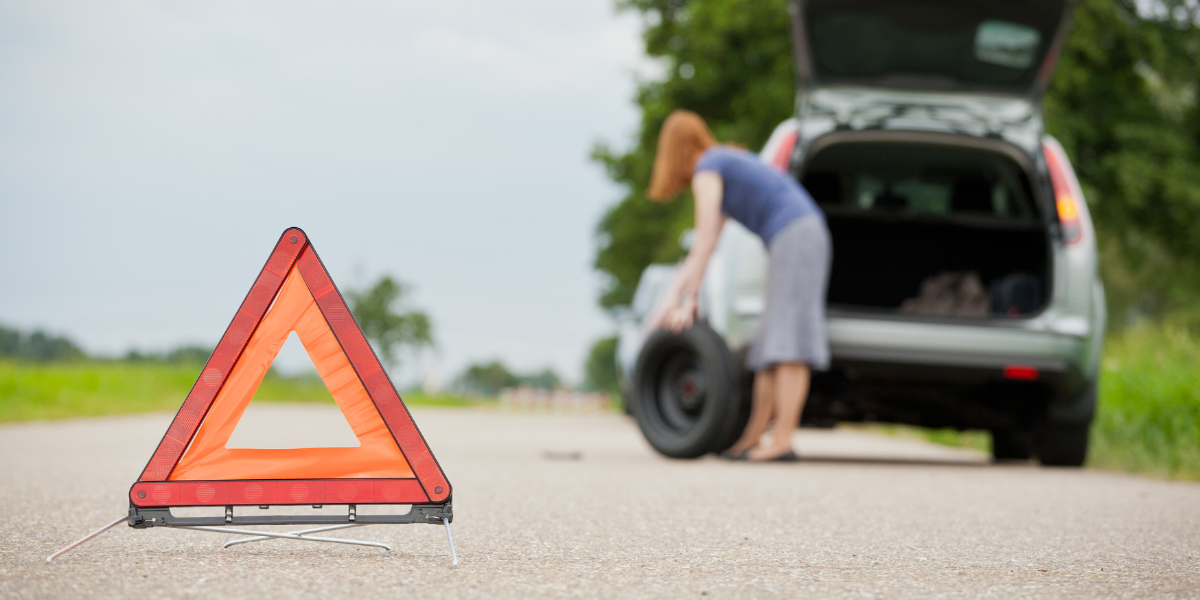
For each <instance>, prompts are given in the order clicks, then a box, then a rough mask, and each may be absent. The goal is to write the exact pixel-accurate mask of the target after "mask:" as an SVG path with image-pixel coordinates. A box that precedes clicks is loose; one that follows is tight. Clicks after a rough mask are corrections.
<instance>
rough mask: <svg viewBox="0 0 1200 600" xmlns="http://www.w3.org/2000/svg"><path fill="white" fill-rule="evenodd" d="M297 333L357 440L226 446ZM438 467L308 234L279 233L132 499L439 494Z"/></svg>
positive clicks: (233, 500) (243, 501)
mask: <svg viewBox="0 0 1200 600" xmlns="http://www.w3.org/2000/svg"><path fill="white" fill-rule="evenodd" d="M293 332H294V333H295V334H296V336H297V337H298V338H299V340H300V342H301V344H302V345H303V346H304V349H305V350H306V351H307V352H308V354H309V358H311V359H312V362H313V365H314V366H315V367H316V369H317V373H318V374H319V375H320V376H321V379H322V381H324V382H325V385H326V387H327V388H328V389H329V391H330V393H331V395H332V396H333V399H334V401H335V402H336V403H337V405H338V408H340V409H341V411H342V414H343V415H344V416H345V418H346V421H347V423H349V425H350V428H351V429H352V430H353V431H354V435H355V436H356V437H357V438H358V441H359V445H358V446H355V447H328V448H283V449H269V448H268V449H263V448H227V447H226V445H227V443H228V441H229V438H230V436H231V435H232V434H233V431H234V429H235V428H236V427H237V424H238V422H239V420H240V419H241V417H242V414H243V413H244V412H245V410H246V406H247V405H248V404H249V403H250V400H251V399H252V398H253V397H254V392H255V391H256V390H257V389H258V386H259V384H261V383H262V380H263V377H264V376H265V375H266V373H267V370H268V369H269V368H270V366H271V363H272V362H273V361H274V359H275V356H276V355H278V354H279V351H280V349H282V348H283V345H284V343H285V342H286V341H287V339H288V335H289V334H291V333H293ZM450 496H451V488H450V484H449V482H448V481H447V480H446V477H445V474H444V473H443V472H442V470H441V467H440V466H439V465H438V463H437V461H436V459H434V457H433V454H432V453H431V452H430V451H429V447H428V446H427V445H426V443H425V440H424V438H423V437H422V436H421V433H420V431H418V430H417V427H416V424H415V423H414V422H413V420H412V416H411V415H410V414H409V412H408V409H407V408H405V406H404V403H403V401H402V400H401V399H400V396H399V394H397V393H396V390H395V388H394V387H393V386H392V384H391V381H390V380H389V379H388V377H387V373H386V372H385V371H384V370H383V367H382V365H380V363H379V360H378V358H376V356H375V353H374V352H373V351H372V350H371V347H370V345H369V344H368V343H367V340H366V338H365V337H364V336H363V334H362V330H361V329H359V327H358V324H357V323H356V322H355V321H354V318H353V316H351V314H350V311H349V309H348V308H347V307H346V303H345V301H344V300H343V299H342V296H341V293H339V292H338V290H337V287H336V286H335V285H334V284H333V280H332V279H330V277H329V273H328V271H326V270H325V266H324V265H323V264H321V261H320V259H319V258H318V257H317V254H316V251H315V250H314V249H313V247H312V244H311V243H309V241H308V238H307V236H306V235H305V234H304V232H303V231H301V230H300V229H297V228H292V229H288V230H287V231H285V232H284V233H283V236H282V237H281V238H280V240H279V243H278V244H277V245H276V246H275V251H274V252H272V253H271V257H270V258H269V259H268V260H267V264H266V266H264V267H263V270H262V272H261V273H259V276H258V279H257V280H256V281H255V282H254V285H253V287H251V289H250V293H249V294H248V295H247V296H246V299H245V300H244V301H243V302H242V306H241V308H240V309H239V310H238V312H237V314H236V316H234V319H233V322H232V323H231V324H230V325H229V328H228V329H227V330H226V331H225V335H224V336H223V337H222V338H221V342H220V343H219V344H217V348H216V350H214V351H213V354H212V357H210V358H209V360H208V363H207V364H205V366H204V370H203V371H202V372H201V374H200V378H199V380H197V382H196V384H195V385H194V386H193V387H192V390H191V392H190V393H189V394H188V397H187V399H186V400H185V401H184V403H183V406H182V407H181V408H180V410H179V413H178V414H176V416H175V420H174V421H173V422H172V423H171V426H170V427H169V428H168V429H167V433H166V435H164V436H163V439H162V442H160V443H159V446H158V448H157V449H156V450H155V452H154V454H153V456H152V457H151V459H150V462H149V463H148V464H147V465H146V468H145V470H144V471H143V472H142V475H141V477H139V478H138V481H137V483H134V485H133V487H131V488H130V491H129V499H130V501H131V502H133V504H134V505H135V506H138V507H162V506H211V505H239V504H240V505H262V504H372V503H374V504H432V503H437V504H442V503H445V502H447V501H448V500H449V499H450Z"/></svg>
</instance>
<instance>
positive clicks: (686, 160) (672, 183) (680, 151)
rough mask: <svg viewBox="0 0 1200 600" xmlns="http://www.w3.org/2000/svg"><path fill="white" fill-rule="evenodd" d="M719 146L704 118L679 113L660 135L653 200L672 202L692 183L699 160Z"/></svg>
mask: <svg viewBox="0 0 1200 600" xmlns="http://www.w3.org/2000/svg"><path fill="white" fill-rule="evenodd" d="M716 145H717V139H716V138H714V137H713V134H712V131H709V129H708V125H707V124H705V123H704V119H702V118H700V115H698V114H696V113H694V112H692V111H690V110H676V111H674V112H672V113H671V114H670V115H669V116H668V117H667V120H666V121H663V126H662V130H660V131H659V133H658V152H657V153H655V155H654V172H653V173H651V175H650V187H649V188H647V189H646V196H648V197H649V198H650V199H651V200H657V201H664V200H670V199H671V198H673V197H675V195H676V194H678V193H679V192H682V191H683V190H685V189H687V187H688V186H689V185H691V184H692V172H693V171H694V170H695V169H696V161H697V160H699V159H700V155H701V154H704V151H705V150H708V149H709V148H711V147H713V146H716Z"/></svg>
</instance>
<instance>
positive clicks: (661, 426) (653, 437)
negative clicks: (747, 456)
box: [631, 322, 747, 458]
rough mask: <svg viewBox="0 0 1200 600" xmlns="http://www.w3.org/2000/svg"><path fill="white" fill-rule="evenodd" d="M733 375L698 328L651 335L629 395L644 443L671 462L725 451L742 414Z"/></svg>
mask: <svg viewBox="0 0 1200 600" xmlns="http://www.w3.org/2000/svg"><path fill="white" fill-rule="evenodd" d="M739 373H740V370H739V369H736V368H735V367H734V364H733V359H732V357H731V356H730V355H729V350H728V348H727V347H726V346H725V341H724V340H722V339H721V337H720V336H719V335H717V333H716V332H715V331H713V330H712V328H711V327H709V326H708V325H706V324H704V323H699V322H697V323H696V324H694V325H693V326H692V327H691V328H689V329H686V330H684V331H682V332H680V333H672V332H670V331H667V330H659V331H657V332H655V333H654V334H653V335H651V336H650V339H648V340H646V344H645V345H644V346H642V352H641V355H640V356H638V362H637V368H636V369H635V370H634V376H633V386H632V388H633V389H632V392H633V393H632V394H631V397H632V398H631V399H632V400H633V402H632V403H631V405H632V408H633V414H634V417H635V418H636V419H637V422H638V427H640V428H641V430H642V434H643V435H645V436H646V441H648V442H650V445H651V446H653V447H654V449H655V450H657V451H659V452H660V453H662V454H664V455H666V456H669V457H672V458H696V457H699V456H703V455H704V454H706V453H708V452H711V451H720V450H723V449H724V448H719V446H725V447H728V444H731V443H732V441H733V440H734V439H736V437H737V435H738V434H740V433H741V431H740V426H739V425H738V424H739V423H742V424H744V422H745V419H744V416H743V414H742V413H745V412H747V409H746V405H747V403H746V402H744V400H745V399H744V398H742V396H743V394H741V393H740V389H739V387H740V386H739V381H738V374H739Z"/></svg>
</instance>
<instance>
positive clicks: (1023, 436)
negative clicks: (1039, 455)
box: [991, 427, 1033, 462]
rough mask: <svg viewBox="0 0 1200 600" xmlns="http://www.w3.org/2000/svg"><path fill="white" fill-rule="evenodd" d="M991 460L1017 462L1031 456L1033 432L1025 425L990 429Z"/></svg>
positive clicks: (1026, 459)
mask: <svg viewBox="0 0 1200 600" xmlns="http://www.w3.org/2000/svg"><path fill="white" fill-rule="evenodd" d="M991 433H992V460H993V461H994V462H1019V461H1028V460H1029V459H1031V458H1033V432H1031V431H1030V430H1029V429H1028V428H1027V427H1005V428H1003V429H993V430H992V432H991Z"/></svg>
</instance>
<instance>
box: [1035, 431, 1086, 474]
mask: <svg viewBox="0 0 1200 600" xmlns="http://www.w3.org/2000/svg"><path fill="white" fill-rule="evenodd" d="M1088 425H1089V424H1082V425H1078V424H1071V425H1065V424H1056V423H1043V424H1042V425H1041V426H1040V427H1039V428H1038V432H1037V436H1036V439H1035V444H1036V446H1037V447H1036V450H1037V455H1038V460H1039V461H1040V462H1041V463H1042V464H1043V465H1044V466H1047V467H1081V466H1083V461H1084V460H1085V459H1087V448H1088V437H1089V436H1088V432H1089V430H1090V429H1091V428H1090V427H1089V426H1088Z"/></svg>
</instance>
